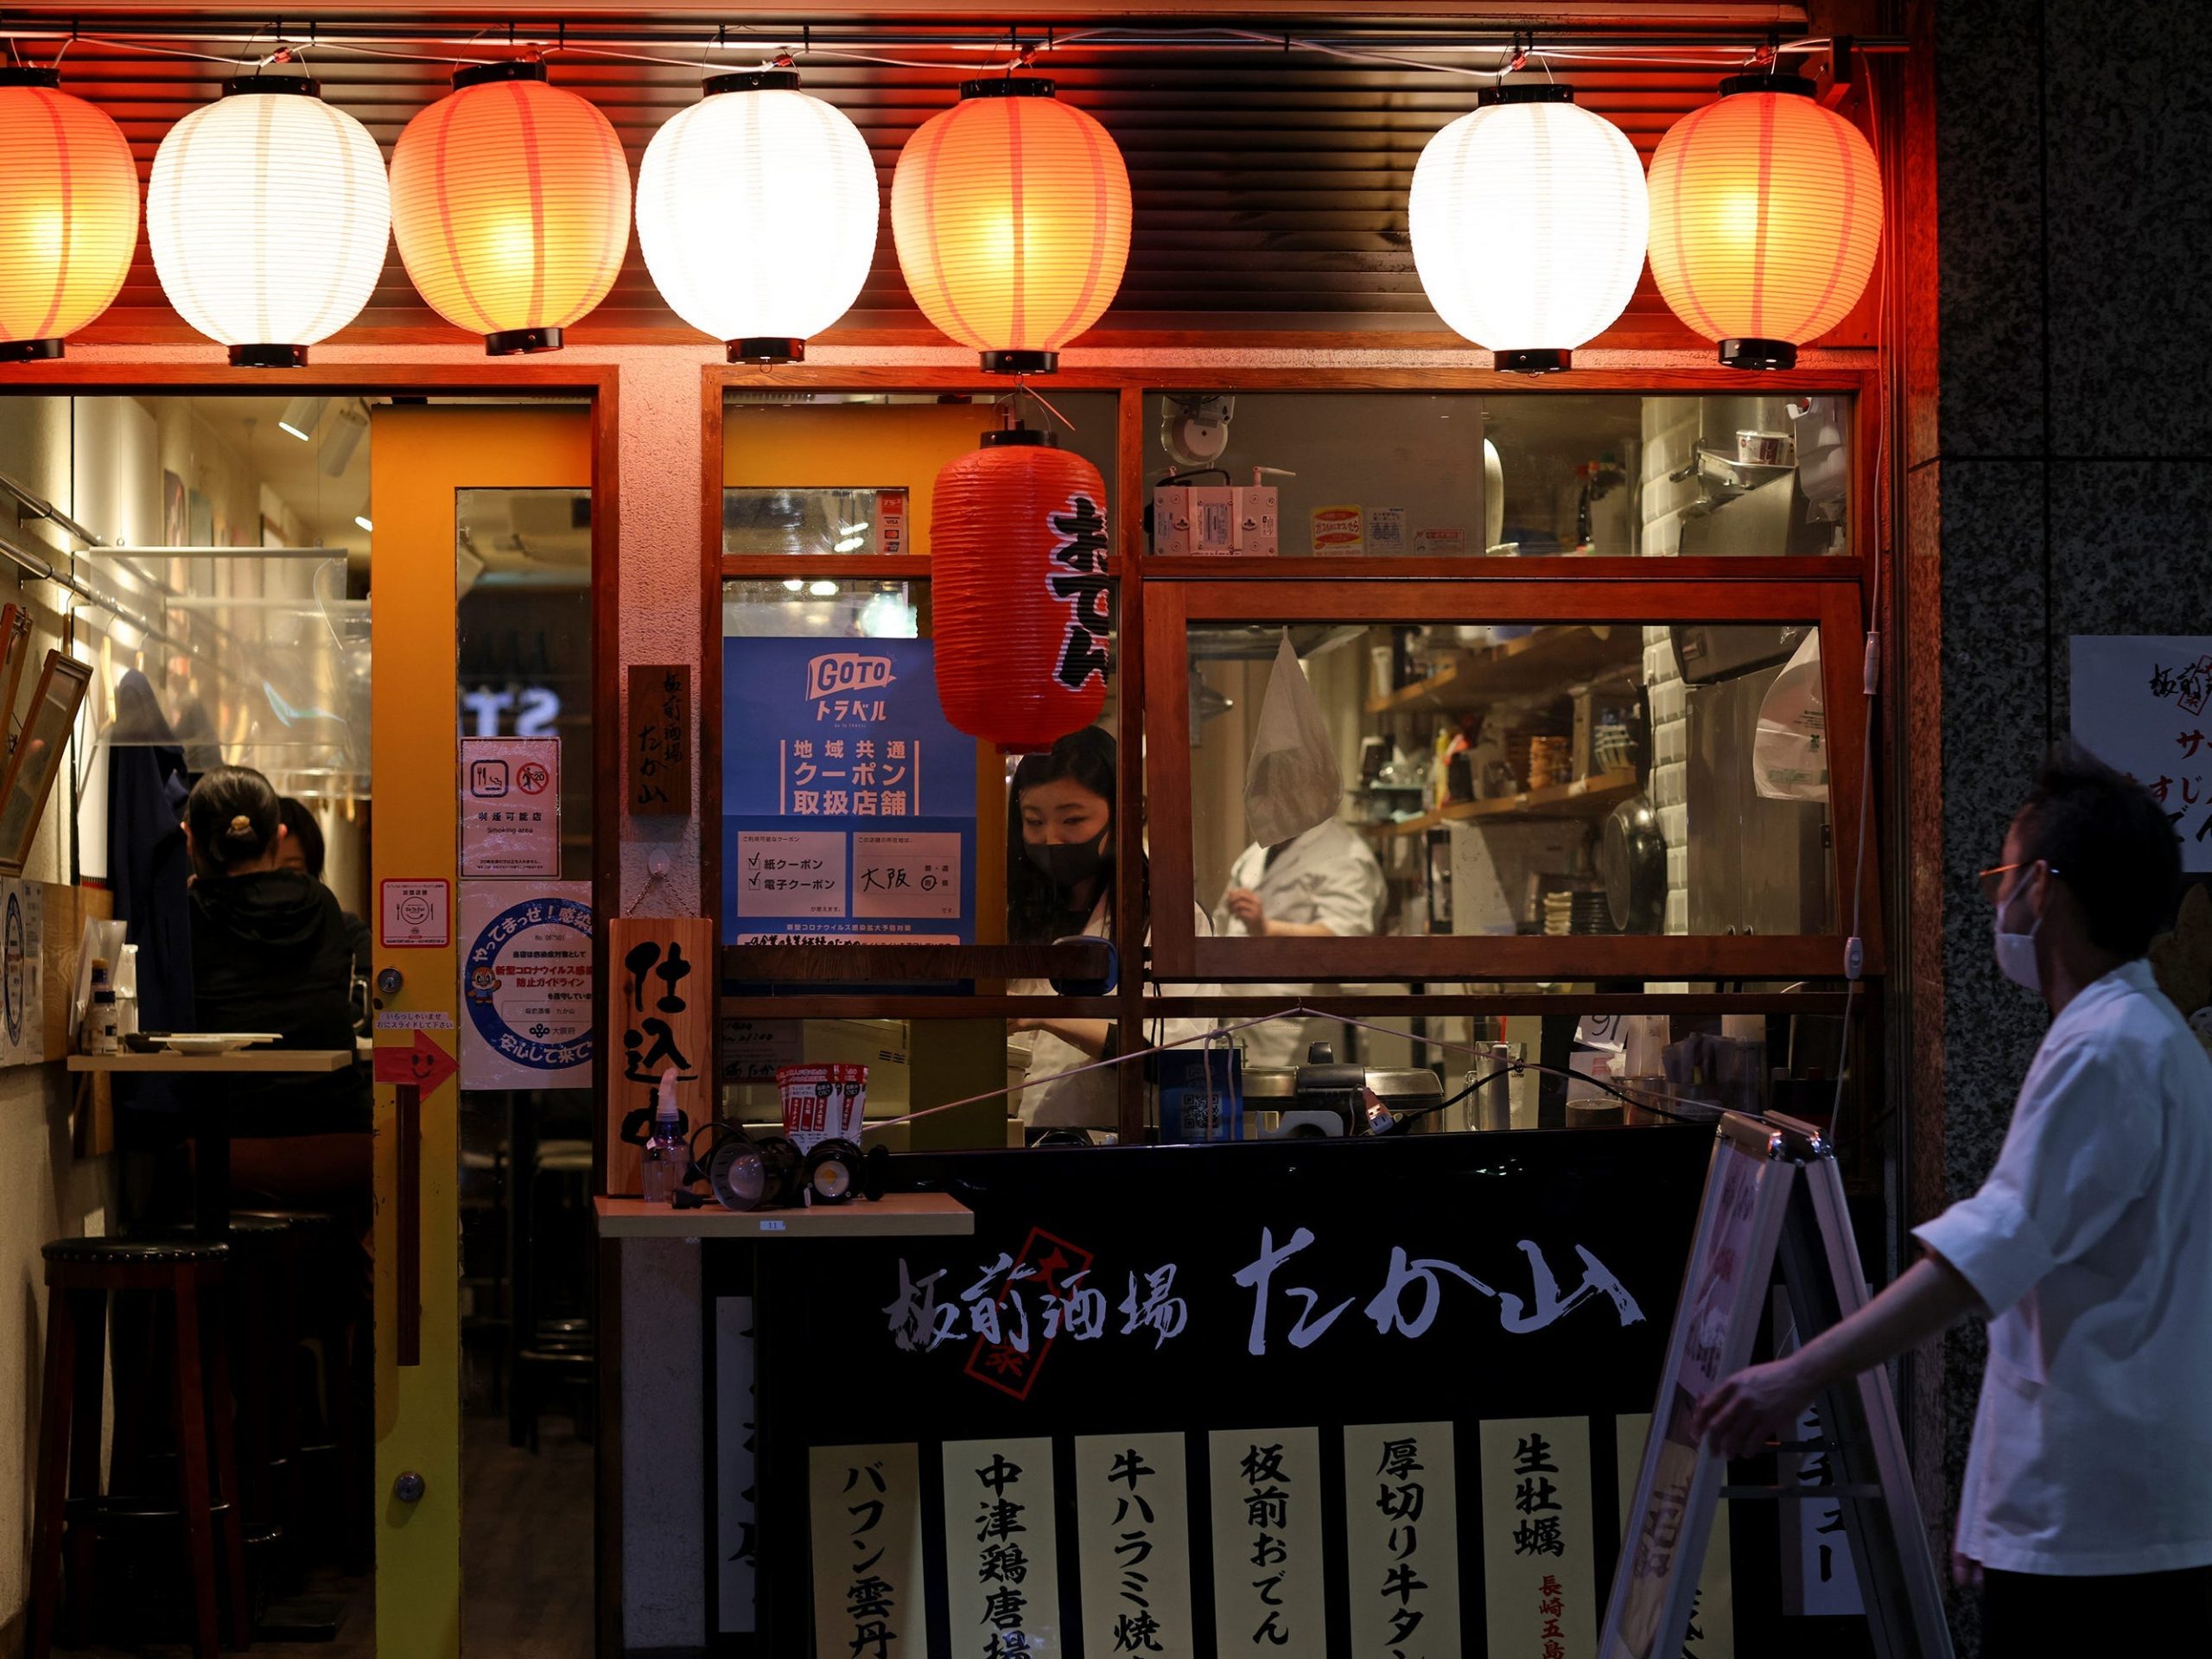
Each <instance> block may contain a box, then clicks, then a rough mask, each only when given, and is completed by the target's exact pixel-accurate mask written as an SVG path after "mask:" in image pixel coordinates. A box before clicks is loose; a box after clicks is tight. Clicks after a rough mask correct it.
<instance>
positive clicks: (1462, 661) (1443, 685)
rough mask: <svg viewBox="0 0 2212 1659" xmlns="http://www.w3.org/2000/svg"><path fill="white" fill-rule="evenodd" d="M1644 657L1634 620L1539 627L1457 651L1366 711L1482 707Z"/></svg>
mask: <svg viewBox="0 0 2212 1659" xmlns="http://www.w3.org/2000/svg"><path fill="white" fill-rule="evenodd" d="M1642 661H1643V632H1642V631H1641V630H1640V629H1638V628H1637V627H1636V626H1634V625H1633V624H1630V623H1614V624H1611V625H1606V624H1599V625H1598V626H1590V625H1587V624H1578V625H1572V626H1543V627H1539V628H1538V629H1537V630H1536V631H1535V632H1534V633H1529V634H1524V635H1522V637H1521V638H1520V639H1508V640H1507V641H1505V643H1504V644H1503V645H1490V646H1487V647H1485V648H1484V649H1483V650H1481V651H1462V652H1457V653H1455V655H1454V656H1453V658H1452V660H1451V661H1449V662H1448V663H1446V665H1445V666H1444V667H1442V668H1440V669H1439V670H1438V671H1436V672H1435V673H1433V674H1432V675H1430V676H1429V677H1427V679H1425V680H1421V681H1418V682H1416V683H1414V684H1412V685H1408V686H1402V687H1400V688H1399V689H1398V690H1395V691H1393V692H1392V693H1390V695H1389V696H1387V697H1370V698H1369V699H1368V700H1367V712H1368V713H1369V714H1370V715H1389V714H1397V713H1400V712H1403V711H1406V710H1423V711H1425V710H1428V709H1478V708H1481V707H1483V706H1484V704H1487V703H1491V702H1498V701H1499V700H1501V699H1503V698H1505V697H1518V696H1527V695H1528V694H1529V693H1530V692H1532V691H1555V692H1558V693H1560V694H1562V695H1563V694H1564V693H1565V692H1566V691H1567V689H1568V687H1570V686H1574V685H1580V684H1582V683H1585V682H1586V681H1589V680H1598V679H1605V678H1608V677H1613V676H1618V675H1625V674H1630V673H1633V672H1634V671H1636V670H1637V668H1638V667H1639V666H1640V665H1641V664H1642Z"/></svg>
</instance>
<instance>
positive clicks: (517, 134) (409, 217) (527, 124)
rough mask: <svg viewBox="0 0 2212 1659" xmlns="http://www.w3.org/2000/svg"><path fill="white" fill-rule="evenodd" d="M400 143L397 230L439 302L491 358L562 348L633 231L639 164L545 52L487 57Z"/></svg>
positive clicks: (419, 281) (411, 271) (602, 293)
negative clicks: (634, 168)
mask: <svg viewBox="0 0 2212 1659" xmlns="http://www.w3.org/2000/svg"><path fill="white" fill-rule="evenodd" d="M453 86H454V90H453V92H452V93H451V95H450V96H448V97H446V98H442V99H439V100H438V102H436V103H435V104H433V105H430V107H429V109H427V110H424V111H423V112H422V113H421V114H420V115H417V116H416V118H414V119H413V120H412V121H410V122H409V123H408V124H407V128H406V130H405V131H404V132H402V133H401V134H400V135H399V142H398V143H397V144H395V145H394V146H393V147H392V151H391V228H392V232H393V235H394V236H395V237H396V238H397V240H398V243H399V257H400V258H401V259H402V260H403V261H404V262H405V264H406V266H407V274H408V276H409V277H411V278H412V279H413V280H414V283H415V286H416V289H417V290H418V291H419V292H420V293H421V294H422V296H423V299H425V300H426V301H428V302H429V305H430V308H431V309H433V310H434V311H435V312H436V313H437V314H438V315H440V316H442V317H443V318H444V319H445V320H446V321H448V322H450V323H452V324H454V326H455V327H461V328H466V329H467V330H468V331H469V332H470V333H471V334H482V335H483V336H484V349H485V350H486V352H487V353H490V354H491V355H493V356H494V357H508V356H513V355H516V354H518V353H524V352H553V351H558V350H560V348H561V331H562V330H563V328H566V327H569V325H570V324H572V323H574V322H575V321H576V320H577V319H578V318H580V317H582V315H584V314H585V313H586V312H588V311H589V310H590V309H591V308H593V307H594V306H595V305H597V304H598V303H599V302H601V300H603V299H605V298H606V297H607V289H609V288H611V287H613V284H614V277H615V274H616V273H617V272H618V271H620V270H621V268H622V252H623V250H624V249H625V248H626V247H627V246H628V245H629V240H630V166H629V163H628V162H627V161H626V160H625V159H624V157H623V154H622V141H621V140H620V139H619V138H617V137H615V136H614V129H613V126H612V125H611V124H608V122H607V118H606V117H605V116H603V115H601V113H600V112H599V111H598V110H597V109H596V108H594V106H593V105H590V104H588V103H587V102H586V101H585V100H584V99H581V98H578V97H577V96H576V95H575V93H574V92H563V91H562V90H561V89H560V88H559V87H556V86H549V85H547V84H546V79H545V66H544V65H543V64H542V63H490V64H478V65H474V66H472V67H468V68H466V69H463V70H461V72H460V73H458V74H456V75H454V78H453Z"/></svg>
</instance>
